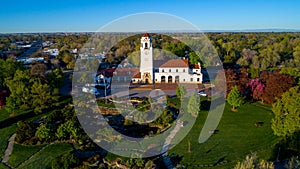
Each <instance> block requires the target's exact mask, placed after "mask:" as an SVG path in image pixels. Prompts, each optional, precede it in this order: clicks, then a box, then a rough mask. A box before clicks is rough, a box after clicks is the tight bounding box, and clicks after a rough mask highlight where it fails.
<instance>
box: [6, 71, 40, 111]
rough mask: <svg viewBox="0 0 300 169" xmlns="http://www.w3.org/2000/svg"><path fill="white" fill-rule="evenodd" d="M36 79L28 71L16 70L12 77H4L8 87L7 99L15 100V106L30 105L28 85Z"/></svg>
mask: <svg viewBox="0 0 300 169" xmlns="http://www.w3.org/2000/svg"><path fill="white" fill-rule="evenodd" d="M35 80H36V79H35V78H34V77H32V75H31V74H30V73H29V72H28V71H21V70H17V71H16V73H15V75H14V77H13V78H12V79H10V78H6V79H5V84H6V86H7V87H8V88H9V91H10V93H11V94H10V96H9V97H8V98H10V99H9V101H15V103H14V104H16V105H17V106H22V105H26V106H31V94H30V86H32V85H33V82H34V81H35Z"/></svg>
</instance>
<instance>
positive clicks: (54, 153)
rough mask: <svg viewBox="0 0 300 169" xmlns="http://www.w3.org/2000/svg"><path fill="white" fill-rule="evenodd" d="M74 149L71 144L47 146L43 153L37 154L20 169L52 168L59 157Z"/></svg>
mask: <svg viewBox="0 0 300 169" xmlns="http://www.w3.org/2000/svg"><path fill="white" fill-rule="evenodd" d="M72 149H73V148H72V146H71V144H69V143H58V144H51V145H49V146H47V147H46V148H45V149H43V150H42V151H40V152H38V153H36V154H35V155H34V156H33V158H31V159H30V160H28V161H26V162H25V163H22V164H21V165H20V167H19V168H24V169H25V168H28V169H47V168H51V162H52V160H53V159H54V158H55V157H58V156H60V155H62V154H64V153H66V152H69V151H71V150H72Z"/></svg>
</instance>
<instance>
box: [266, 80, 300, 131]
mask: <svg viewBox="0 0 300 169" xmlns="http://www.w3.org/2000/svg"><path fill="white" fill-rule="evenodd" d="M299 107H300V87H299V86H296V87H293V88H291V89H290V90H289V91H287V92H285V93H284V94H283V95H282V98H281V99H278V100H277V101H276V102H275V103H274V104H273V105H272V111H273V113H274V114H275V117H274V118H273V119H272V129H273V131H274V134H275V135H277V136H288V135H291V134H293V133H294V132H295V131H297V130H299V129H300V111H299Z"/></svg>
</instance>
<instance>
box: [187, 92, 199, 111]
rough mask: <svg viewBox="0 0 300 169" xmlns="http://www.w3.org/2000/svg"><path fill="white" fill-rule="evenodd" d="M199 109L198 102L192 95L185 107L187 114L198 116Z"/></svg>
mask: <svg viewBox="0 0 300 169" xmlns="http://www.w3.org/2000/svg"><path fill="white" fill-rule="evenodd" d="M199 107H200V100H199V98H198V96H197V95H196V94H193V95H192V96H191V97H190V99H189V102H188V105H187V109H188V112H189V113H191V114H193V115H198V113H199V110H200V108H199Z"/></svg>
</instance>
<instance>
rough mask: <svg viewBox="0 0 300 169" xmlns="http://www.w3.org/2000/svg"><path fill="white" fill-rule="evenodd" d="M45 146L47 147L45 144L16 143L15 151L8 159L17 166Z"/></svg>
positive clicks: (12, 164)
mask: <svg viewBox="0 0 300 169" xmlns="http://www.w3.org/2000/svg"><path fill="white" fill-rule="evenodd" d="M43 147H45V145H39V146H26V145H20V144H16V143H15V144H14V148H13V152H12V154H11V156H10V158H9V160H8V163H9V164H10V165H11V166H13V167H17V166H18V165H20V164H21V163H22V162H23V161H25V160H26V159H28V158H29V157H30V156H31V155H33V154H35V153H36V152H38V151H39V150H40V149H41V148H43Z"/></svg>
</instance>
